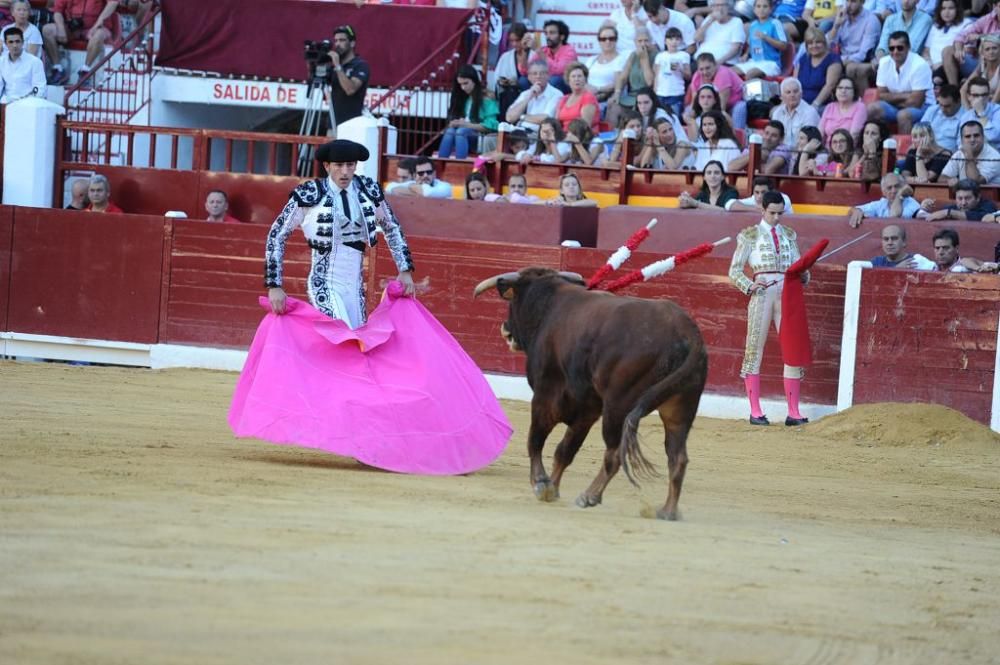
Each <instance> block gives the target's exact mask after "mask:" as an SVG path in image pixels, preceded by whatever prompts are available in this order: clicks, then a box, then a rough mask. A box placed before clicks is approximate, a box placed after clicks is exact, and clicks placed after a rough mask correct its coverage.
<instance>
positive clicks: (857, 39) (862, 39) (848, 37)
mask: <svg viewBox="0 0 1000 665" xmlns="http://www.w3.org/2000/svg"><path fill="white" fill-rule="evenodd" d="M881 30H882V22H881V21H879V20H878V17H877V16H875V14H873V13H872V12H870V11H868V10H867V9H862V10H861V13H860V14H858V16H857V18H855V19H854V20H853V21H852V20H851V17H849V16H848V17H847V19H846V20H845V21H844V24H843V25H842V26H840V30H838V31H837V37H836V39H834V40H832V41H833V43H832V44H830V46H831V47H832V46H833V44H838V45H839V46H840V59H841V60H843V61H844V62H865V61H866V60H867V59H868V52H869V51H871V50H872V49H873V48H875V46H876V44H878V38H879V32H880V31H881ZM928 31H930V29H929V28H928Z"/></svg>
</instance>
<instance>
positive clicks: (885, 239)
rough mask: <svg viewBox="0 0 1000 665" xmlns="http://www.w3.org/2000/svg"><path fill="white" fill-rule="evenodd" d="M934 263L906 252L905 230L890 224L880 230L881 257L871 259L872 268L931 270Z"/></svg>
mask: <svg viewBox="0 0 1000 665" xmlns="http://www.w3.org/2000/svg"><path fill="white" fill-rule="evenodd" d="M934 265H935V264H934V262H933V261H931V260H930V259H928V258H926V257H923V256H921V255H920V254H911V253H910V252H907V251H906V229H904V228H903V227H902V226H900V225H899V224H890V225H888V226H886V227H885V228H883V229H882V255H881V256H876V257H874V258H873V259H872V267H873V268H902V269H905V270H933V269H934Z"/></svg>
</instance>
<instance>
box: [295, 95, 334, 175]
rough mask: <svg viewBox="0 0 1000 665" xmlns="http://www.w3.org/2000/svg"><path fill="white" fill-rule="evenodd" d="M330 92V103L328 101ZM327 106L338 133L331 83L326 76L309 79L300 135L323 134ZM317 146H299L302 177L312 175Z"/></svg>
mask: <svg viewBox="0 0 1000 665" xmlns="http://www.w3.org/2000/svg"><path fill="white" fill-rule="evenodd" d="M328 94H329V95H330V103H329V104H327V103H326V99H327V96H328ZM324 106H326V113H327V115H328V117H329V118H330V131H331V132H332V133H333V134H334V135H336V133H337V118H336V116H335V115H334V113H333V98H332V93H331V91H330V84H329V82H328V81H327V80H326V77H325V76H313V77H312V78H311V79H310V81H309V88H308V90H307V92H306V112H305V115H303V116H302V126H301V127H300V128H299V136H322V134H321V132H322V131H323V107H324ZM314 148H315V146H313V145H310V144H308V143H303V144H301V145H300V146H299V162H298V172H299V176H300V177H302V178H307V177H309V176H310V175H312V158H313V151H314Z"/></svg>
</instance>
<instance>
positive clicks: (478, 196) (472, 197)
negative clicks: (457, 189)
mask: <svg viewBox="0 0 1000 665" xmlns="http://www.w3.org/2000/svg"><path fill="white" fill-rule="evenodd" d="M465 200H466V201H486V202H487V203H494V202H496V201H500V202H503V203H506V202H507V199H505V198H504V197H502V196H500V195H499V194H494V193H492V192H490V183H489V182H488V181H487V180H486V176H485V175H483V174H482V173H481V172H480V171H470V172H469V175H467V176H466V177H465Z"/></svg>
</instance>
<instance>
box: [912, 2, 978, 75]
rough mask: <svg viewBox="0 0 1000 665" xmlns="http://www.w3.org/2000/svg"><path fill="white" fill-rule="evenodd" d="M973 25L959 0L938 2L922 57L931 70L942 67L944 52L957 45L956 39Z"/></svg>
mask: <svg viewBox="0 0 1000 665" xmlns="http://www.w3.org/2000/svg"><path fill="white" fill-rule="evenodd" d="M971 23H972V19H971V18H965V8H964V7H963V6H962V3H961V2H958V0H938V3H937V7H935V8H934V25H932V26H931V30H930V32H928V33H927V39H926V40H925V41H924V50H923V51H921V53H920V55H922V56H923V57H924V59H926V60H927V62H929V63H930V65H931V69H936V68H938V67H940V66H941V62H942V61H943V60H944V50H945V49H946V48H947V47H949V46H951V45H952V44H953V43H955V37H957V36H958V35H959V33H961V32H962V31H963V30H965V28H966V27H968V26H969V25H970V24H971Z"/></svg>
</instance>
